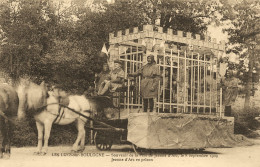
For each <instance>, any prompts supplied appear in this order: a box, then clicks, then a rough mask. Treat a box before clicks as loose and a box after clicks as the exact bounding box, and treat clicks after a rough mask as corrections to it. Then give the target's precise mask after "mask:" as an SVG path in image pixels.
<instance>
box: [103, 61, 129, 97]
mask: <svg viewBox="0 0 260 167" xmlns="http://www.w3.org/2000/svg"><path fill="white" fill-rule="evenodd" d="M123 79H124V71H123V69H122V62H121V61H119V60H115V61H114V69H113V70H112V71H111V72H110V79H109V80H107V79H106V80H104V81H103V82H102V83H101V86H100V88H99V91H98V95H100V96H102V95H104V94H105V93H107V91H108V90H110V91H111V92H114V91H115V90H116V89H117V88H119V87H121V86H122V84H123Z"/></svg>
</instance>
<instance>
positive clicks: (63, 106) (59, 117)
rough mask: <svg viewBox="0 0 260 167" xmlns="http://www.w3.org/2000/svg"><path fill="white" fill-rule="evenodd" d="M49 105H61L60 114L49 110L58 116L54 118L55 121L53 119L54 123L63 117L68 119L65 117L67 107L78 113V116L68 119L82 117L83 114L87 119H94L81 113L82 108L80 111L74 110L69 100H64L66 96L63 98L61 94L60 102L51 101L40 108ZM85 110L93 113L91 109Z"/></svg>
mask: <svg viewBox="0 0 260 167" xmlns="http://www.w3.org/2000/svg"><path fill="white" fill-rule="evenodd" d="M49 105H59V109H58V114H54V113H51V112H49V113H50V114H52V115H55V116H56V117H55V119H54V121H53V122H54V123H59V122H60V121H61V119H66V118H65V110H64V109H65V108H67V109H69V110H70V111H72V112H74V113H76V114H78V116H77V117H74V118H67V119H76V118H80V116H82V117H84V118H86V119H92V118H90V117H88V116H86V115H84V114H82V113H80V111H81V110H80V111H76V110H74V109H73V108H70V107H68V105H69V101H67V102H64V98H62V97H61V96H59V97H58V103H50V104H47V105H45V106H42V107H40V108H39V109H43V108H46V107H47V106H49ZM84 112H88V113H90V114H91V113H92V112H91V111H90V110H85V111H84Z"/></svg>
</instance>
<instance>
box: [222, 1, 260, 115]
mask: <svg viewBox="0 0 260 167" xmlns="http://www.w3.org/2000/svg"><path fill="white" fill-rule="evenodd" d="M223 3H224V6H225V8H223V11H222V14H223V16H224V17H223V21H225V20H231V24H232V27H231V28H229V29H226V31H227V32H228V34H229V36H230V37H229V41H230V42H229V44H230V45H231V47H230V49H229V50H228V52H234V53H236V54H240V57H241V58H243V59H246V60H248V64H245V63H244V61H242V62H241V63H240V68H239V70H240V73H243V74H244V75H243V77H242V78H241V79H242V81H243V82H244V83H245V89H246V92H245V95H246V96H245V105H244V108H245V110H248V108H249V106H250V96H251V90H252V85H253V84H252V83H253V80H252V79H253V76H252V75H253V71H254V70H258V71H259V65H258V64H259V60H260V59H259V56H258V55H259V53H257V51H256V48H259V45H260V41H259V40H258V39H257V38H258V37H259V34H260V24H259V23H260V2H259V1H255V0H251V1H246V0H243V1H242V2H240V3H236V4H234V5H233V4H228V3H227V2H226V1H223ZM232 5H233V6H232ZM257 36H258V37H257Z"/></svg>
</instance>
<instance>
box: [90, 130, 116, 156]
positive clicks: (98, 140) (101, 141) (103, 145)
mask: <svg viewBox="0 0 260 167" xmlns="http://www.w3.org/2000/svg"><path fill="white" fill-rule="evenodd" d="M94 142H95V145H96V148H97V149H99V150H101V151H105V150H110V149H111V147H112V144H113V140H112V139H111V138H110V137H109V136H108V134H107V133H105V132H100V131H99V132H95V135H94Z"/></svg>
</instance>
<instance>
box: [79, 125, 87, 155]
mask: <svg viewBox="0 0 260 167" xmlns="http://www.w3.org/2000/svg"><path fill="white" fill-rule="evenodd" d="M79 124H80V125H79V128H78V130H79V131H81V132H82V136H81V140H80V151H84V150H85V138H86V131H85V122H84V121H83V120H80V123H79Z"/></svg>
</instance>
